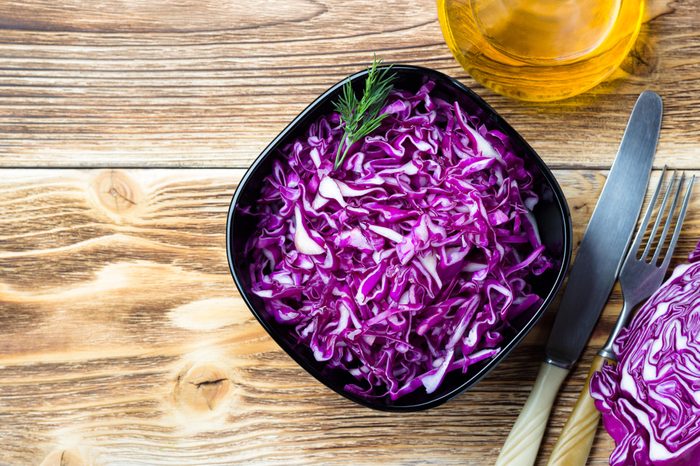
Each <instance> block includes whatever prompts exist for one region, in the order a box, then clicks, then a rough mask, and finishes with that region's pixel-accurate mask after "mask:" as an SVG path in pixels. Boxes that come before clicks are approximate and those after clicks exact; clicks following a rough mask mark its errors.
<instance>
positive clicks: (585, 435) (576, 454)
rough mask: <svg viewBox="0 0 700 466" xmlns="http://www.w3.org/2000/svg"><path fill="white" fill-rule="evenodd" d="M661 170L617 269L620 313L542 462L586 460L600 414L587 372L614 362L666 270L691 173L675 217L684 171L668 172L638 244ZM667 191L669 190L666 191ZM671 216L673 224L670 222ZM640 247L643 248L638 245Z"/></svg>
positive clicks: (556, 465)
mask: <svg viewBox="0 0 700 466" xmlns="http://www.w3.org/2000/svg"><path fill="white" fill-rule="evenodd" d="M665 175H666V167H664V170H663V171H662V172H661V178H660V179H659V184H658V185H657V186H656V190H655V191H654V195H653V196H652V198H651V201H650V202H649V207H647V210H646V212H645V214H644V219H643V220H642V224H641V225H640V227H639V230H638V231H637V235H636V236H635V238H634V243H632V246H631V247H630V250H629V252H628V253H627V257H626V258H625V261H624V263H623V265H622V268H621V269H620V275H619V279H620V286H621V287H622V297H623V299H624V304H623V306H622V311H620V316H619V317H618V318H617V322H616V323H615V327H614V328H613V330H612V332H611V333H610V336H609V337H608V341H607V342H606V343H605V345H603V347H602V348H601V349H600V351H598V354H597V355H596V356H595V358H594V359H593V363H592V364H591V369H590V372H589V373H588V378H587V379H586V383H585V385H584V387H583V389H582V390H581V393H580V394H579V397H578V400H577V401H576V405H575V406H574V409H573V410H572V412H571V414H570V415H569V419H568V421H566V425H565V426H564V430H563V431H562V433H561V435H560V437H559V440H557V443H556V445H555V446H554V450H553V451H552V455H551V456H550V459H549V463H547V464H548V466H577V465H580V466H585V464H586V461H587V460H588V454H589V452H590V450H591V445H592V444H593V439H594V437H595V432H596V428H597V426H598V420H599V418H600V414H599V413H598V411H597V410H596V408H595V405H594V403H593V398H591V395H590V393H589V390H588V385H589V383H590V380H591V376H592V375H593V373H594V372H596V371H598V370H600V368H601V367H602V366H603V363H604V362H606V361H607V362H608V364H615V363H616V362H617V359H616V357H615V353H614V351H613V344H614V342H615V340H616V339H617V337H618V335H619V334H620V331H621V330H622V329H623V328H624V327H625V325H626V324H627V321H628V320H629V318H630V316H631V314H632V311H633V310H634V308H635V307H636V306H637V305H638V304H639V303H641V302H642V301H644V300H645V299H647V298H648V297H649V296H651V294H652V293H653V292H654V291H656V290H657V289H658V288H659V286H661V283H662V282H663V279H664V275H665V274H666V271H667V270H668V266H669V264H670V263H671V257H672V256H673V250H674V249H675V248H676V243H678V236H679V235H680V233H681V228H682V226H683V220H684V219H685V214H686V211H687V210H688V201H689V200H690V196H691V192H692V189H693V183H694V182H695V176H693V177H692V178H691V179H690V181H688V183H687V186H686V189H685V195H684V196H683V201H682V204H681V209H680V212H679V213H678V215H677V216H676V215H675V212H676V207H677V205H678V198H679V196H680V193H681V187H682V185H683V181H684V180H685V173H683V174H681V176H680V179H678V177H677V176H676V172H675V171H674V172H673V175H672V176H671V181H670V182H669V183H668V187H667V188H666V192H665V194H664V196H663V200H662V201H661V206H660V207H659V209H658V212H657V214H656V218H655V220H654V224H653V226H652V229H651V233H650V234H649V239H648V240H647V241H646V242H645V244H644V245H642V242H644V236H645V232H646V230H647V227H648V226H649V221H650V220H651V217H652V214H653V212H654V208H655V206H656V204H657V200H658V198H659V193H660V192H661V187H662V185H663V182H664V178H665ZM672 192H673V194H671V193H672ZM670 198H672V201H671V205H670V208H667V207H668V204H669V199H670ZM664 216H665V217H666V222H665V223H664V226H663V230H661V235H660V237H659V240H658V242H656V243H655V244H654V238H655V237H656V233H657V231H658V229H659V226H660V225H661V221H662V219H663V218H664ZM674 218H675V225H672V224H673V221H674ZM672 226H673V235H672V237H671V239H670V241H669V242H668V247H667V248H666V253H665V255H664V256H663V259H662V261H661V263H660V264H659V263H658V262H659V258H660V257H661V253H662V251H663V248H664V246H665V244H666V239H667V237H668V232H669V230H670V229H671V227H672ZM654 245H655V249H654V250H653V252H652V246H654ZM642 247H643V248H644V249H643V250H642ZM640 251H641V255H640Z"/></svg>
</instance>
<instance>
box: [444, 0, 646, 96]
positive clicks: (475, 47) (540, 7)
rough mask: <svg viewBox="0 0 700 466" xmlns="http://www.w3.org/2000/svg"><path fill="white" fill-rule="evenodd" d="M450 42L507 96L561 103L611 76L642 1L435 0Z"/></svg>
mask: <svg viewBox="0 0 700 466" xmlns="http://www.w3.org/2000/svg"><path fill="white" fill-rule="evenodd" d="M437 3H438V16H439V18H440V26H441V28H442V32H443V35H444V36H445V41H446V42H447V45H448V46H449V47H450V50H452V53H453V54H454V56H455V57H456V58H457V60H458V61H459V62H460V64H461V65H462V66H463V67H464V69H465V70H467V71H468V72H469V74H471V76H472V77H473V78H474V79H476V80H477V81H478V82H480V83H482V84H483V85H485V86H487V87H490V88H491V89H493V90H495V91H496V92H499V93H501V94H504V95H507V96H509V97H514V98H517V99H521V100H528V101H536V102H543V101H551V100H559V99H564V98H567V97H571V96H574V95H576V94H580V93H582V92H585V91H587V90H589V89H591V88H592V87H594V86H595V85H597V84H598V83H600V82H601V81H603V80H604V79H605V78H607V77H608V76H610V74H612V73H613V72H614V71H615V70H616V69H617V68H618V67H619V66H620V63H622V60H624V58H625V57H626V56H627V54H628V53H629V51H630V49H631V47H632V45H633V44H634V41H635V40H636V38H637V35H638V34H639V28H640V26H641V22H642V14H643V9H644V0H437Z"/></svg>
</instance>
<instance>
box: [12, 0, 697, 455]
mask: <svg viewBox="0 0 700 466" xmlns="http://www.w3.org/2000/svg"><path fill="white" fill-rule="evenodd" d="M648 3H649V8H648V9H647V21H648V22H647V23H646V24H645V25H644V26H643V30H642V34H641V37H640V40H639V41H638V43H637V44H636V46H635V48H634V50H633V51H632V53H631V54H630V57H629V59H628V60H626V62H625V63H624V64H623V66H622V68H621V70H620V71H619V72H618V73H617V74H616V75H615V76H614V78H613V79H611V80H609V81H608V82H607V83H605V84H603V85H601V86H599V87H597V88H596V89H594V90H593V91H592V92H590V93H587V94H585V95H583V96H580V97H577V98H574V99H570V100H567V101H564V102H560V103H557V104H544V105H534V104H522V103H518V102H513V101H510V100H507V99H506V98H503V97H500V96H497V95H495V94H493V93H492V92H491V91H489V90H486V89H484V88H482V87H480V86H478V85H476V84H475V83H474V82H473V81H472V80H471V79H470V78H469V77H468V76H467V75H466V74H465V73H464V71H462V70H461V68H459V66H458V65H457V63H456V62H455V61H454V60H453V59H452V57H451V55H450V53H449V51H448V49H447V47H446V46H445V45H444V42H443V40H442V35H441V33H440V30H439V26H438V22H437V15H436V11H435V4H434V1H433V0H417V1H414V2H403V1H399V0H389V1H386V2H382V3H381V4H380V5H379V4H377V2H370V1H368V0H356V1H352V2H341V1H338V0H287V1H285V2H255V1H253V0H228V1H223V2H222V1H213V0H198V1H193V0H181V1H177V2H172V1H165V0H97V1H93V2H84V1H81V0H60V1H55V0H30V1H19V0H6V1H4V2H0V31H2V38H1V39H0V58H1V60H0V211H2V213H3V215H2V216H1V217H0V329H1V330H0V465H12V466H14V465H36V464H42V465H45V466H53V465H59V464H60V465H85V464H95V465H153V464H163V465H164V464H188V465H189V464H192V465H196V464H226V465H228V464H272V465H295V464H358V465H370V464H378V463H381V464H390V465H411V464H435V465H449V464H460V465H473V466H477V465H479V466H481V465H486V464H493V462H494V461H495V459H496V457H497V455H498V451H499V449H500V447H501V445H502V444H503V441H504V440H505V437H506V435H507V433H508V432H509V430H510V427H511V426H512V424H513V421H514V420H515V418H516V417H517V415H518V413H519V412H520V409H521V408H522V405H523V403H524V401H525V398H526V397H527V394H528V393H529V390H530V388H531V386H532V383H533V382H534V379H535V374H536V370H537V367H538V365H539V361H540V360H541V356H542V342H543V341H544V339H545V338H546V336H547V334H548V329H549V326H550V325H551V322H552V316H553V311H554V309H555V308H556V306H553V308H552V311H551V312H549V313H547V314H546V315H545V316H544V318H543V319H542V320H541V322H540V323H539V324H538V325H537V326H536V327H535V329H533V331H532V332H531V333H530V335H529V336H528V337H527V339H526V340H525V342H524V343H523V344H522V345H521V346H520V347H519V348H518V349H517V350H516V351H515V352H514V353H513V354H512V355H511V356H510V357H509V358H508V359H507V360H506V361H504V363H503V364H502V365H500V366H499V367H498V369H497V370H495V371H494V372H493V373H492V374H491V375H489V377H487V378H486V379H485V380H484V381H482V382H481V383H480V384H479V385H478V386H477V387H475V389H474V390H472V391H470V392H468V393H465V394H463V395H461V396H459V397H458V398H456V399H455V400H453V401H451V402H449V403H447V404H446V405H444V406H442V407H440V408H437V409H434V410H431V411H428V412H424V413H414V414H405V415H396V414H387V413H378V412H374V411H370V410H368V409H365V408H361V407H358V406H355V405H353V404H352V403H350V402H348V401H346V400H344V399H343V398H341V397H340V396H338V395H336V394H334V393H332V392H330V391H329V390H327V389H326V388H324V387H323V386H322V385H320V384H319V383H318V382H316V381H315V380H314V379H313V378H312V377H311V376H309V375H307V374H306V373H305V372H304V371H303V370H302V369H300V368H299V367H298V366H296V364H295V363H294V362H293V361H292V360H291V359H290V358H289V357H288V356H286V355H285V354H284V353H283V352H282V351H281V350H280V349H279V348H278V347H277V346H276V345H275V344H274V343H273V342H272V340H271V339H270V338H269V337H268V336H267V335H266V334H265V332H264V330H262V328H261V327H260V326H259V325H258V324H257V323H256V322H255V321H254V319H253V318H252V317H251V315H250V312H249V311H248V310H247V309H246V308H245V305H244V304H243V302H242V301H241V299H240V297H239V295H238V293H237V291H236V289H235V287H234V286H233V283H232V280H231V278H230V276H229V274H228V267H227V264H226V258H225V245H224V226H225V219H226V211H227V208H228V203H229V201H230V197H231V194H232V192H233V190H234V189H235V186H236V184H237V182H238V181H239V180H240V177H241V176H242V173H243V169H244V168H246V167H247V166H248V165H249V164H250V162H251V161H252V160H253V159H254V158H255V157H256V156H257V154H258V153H259V152H260V151H261V150H262V149H263V148H264V147H265V145H266V144H267V143H268V141H270V140H271V139H272V138H273V137H274V136H275V135H276V134H277V133H278V132H279V131H280V130H281V129H282V128H283V127H284V126H285V125H286V124H287V123H288V122H289V121H290V120H291V119H292V118H293V117H294V116H295V115H296V114H297V113H298V112H299V111H301V110H302V109H303V108H304V107H305V106H306V105H307V104H308V103H310V102H311V101H312V100H313V99H314V98H315V97H316V96H317V95H318V94H320V93H321V92H322V91H324V90H325V89H326V88H328V87H329V86H330V85H332V84H333V83H335V82H336V81H338V80H340V79H341V78H343V77H344V76H346V75H347V74H349V73H352V72H354V71H357V70H359V69H361V68H363V67H364V66H365V65H366V63H367V62H368V61H369V60H370V58H371V55H372V53H373V52H377V54H378V55H380V56H382V57H383V58H385V59H386V60H387V61H389V62H400V63H410V64H418V65H423V66H429V67H433V68H436V69H438V70H440V71H443V72H446V73H447V74H449V75H451V76H454V77H456V78H458V79H460V80H461V81H463V82H464V83H466V84H467V85H469V86H473V87H474V89H475V90H476V91H477V92H478V93H479V94H481V95H482V96H484V97H485V98H486V99H487V100H488V101H489V102H490V103H491V104H492V105H493V106H494V107H495V108H496V109H497V110H498V111H499V112H501V113H502V115H503V116H504V117H506V118H507V119H508V120H509V121H510V122H511V124H512V125H513V126H514V127H515V128H516V129H517V130H519V131H520V132H521V133H522V134H523V135H524V137H525V138H526V139H527V140H528V141H529V142H530V143H531V144H532V145H533V146H534V147H535V148H536V149H537V150H538V152H540V154H541V155H542V156H543V158H544V159H545V160H546V161H547V162H548V163H549V164H550V165H551V166H553V167H555V168H557V170H556V175H557V177H558V179H559V180H560V182H561V183H562V185H563V188H564V191H565V192H566V195H567V198H568V200H569V204H570V207H571V211H572V217H573V221H574V227H575V237H576V239H577V240H578V239H580V237H581V235H582V233H583V227H584V225H585V223H586V221H587V219H588V218H589V217H590V214H591V212H592V209H593V207H594V205H595V199H596V198H597V196H598V194H599V192H600V190H601V188H602V185H603V183H604V181H605V169H607V168H608V167H609V165H610V163H611V161H612V158H613V157H614V155H615V152H616V150H617V146H618V144H619V138H620V136H621V135H622V132H623V129H624V126H625V124H626V121H627V117H628V114H629V111H630V109H631V108H632V105H633V103H634V100H635V99H636V96H637V95H638V94H639V92H641V91H642V90H643V89H647V88H651V89H654V90H656V91H658V92H659V93H660V94H661V95H662V96H663V97H664V104H665V110H666V113H665V117H664V122H663V130H662V135H661V142H660V144H659V153H658V155H657V158H656V161H655V165H656V166H657V167H660V166H661V165H663V164H664V163H667V164H669V165H671V166H673V167H678V168H687V169H690V170H694V171H693V173H696V174H700V158H698V156H697V146H698V143H699V142H700V98H699V97H698V96H700V92H699V91H700V79H699V78H700V31H699V30H698V29H697V23H698V20H699V19H700V4H698V2H693V1H667V0H649V2H648ZM655 176H658V173H657V174H655ZM696 192H697V190H696ZM687 222H688V223H687V227H686V228H685V231H684V233H683V235H682V237H681V242H680V244H679V247H678V249H677V254H676V262H678V261H680V260H682V258H683V257H684V256H685V255H686V254H687V253H688V252H689V251H690V249H691V248H692V247H693V244H694V241H695V239H696V238H698V237H700V199H699V198H698V196H697V195H696V198H695V199H694V201H693V204H692V206H691V210H690V212H689V217H688V219H687ZM620 305H621V300H620V293H619V289H615V290H614V292H613V295H612V297H611V300H610V302H609V304H608V306H607V307H606V309H605V311H604V315H603V318H602V319H601V322H600V323H599V325H598V327H597V328H596V330H595V332H594V335H593V338H592V340H591V344H590V346H589V348H588V349H587V350H586V352H585V353H584V357H583V359H582V360H581V362H580V364H579V366H578V367H577V368H576V369H575V370H574V371H573V372H572V374H571V376H570V377H569V378H568V379H567V380H566V381H565V382H564V385H563V388H562V391H561V392H560V395H559V397H558V400H557V402H556V404H555V407H554V410H553V412H552V419H551V421H550V424H549V429H548V431H547V432H546V433H545V442H544V444H543V451H542V454H541V455H540V457H539V460H538V464H540V465H544V464H545V462H546V458H547V457H548V456H549V453H550V452H551V450H552V446H553V444H554V440H555V439H556V436H557V434H558V432H559V431H560V430H561V428H562V426H563V423H564V421H565V420H566V418H567V416H568V413H569V411H570V409H571V406H573V404H574V402H575V400H576V398H577V396H578V392H579V390H580V387H581V386H582V384H583V382H584V380H585V377H586V373H587V369H588V365H589V364H590V362H591V360H592V357H593V354H594V352H595V349H596V347H597V346H599V345H600V344H602V343H603V341H604V340H605V338H606V337H607V334H608V333H609V331H610V329H611V328H612V325H613V322H614V318H615V316H616V315H617V312H618V310H619V307H620ZM612 446H613V445H612V441H611V440H610V438H609V437H608V436H607V435H606V434H604V433H603V432H602V429H600V428H599V432H598V436H597V437H596V441H595V444H594V446H593V450H592V454H591V455H592V456H591V458H592V459H591V461H590V464H591V465H596V466H602V465H604V464H607V461H606V459H607V457H608V455H609V453H610V451H611V449H612Z"/></svg>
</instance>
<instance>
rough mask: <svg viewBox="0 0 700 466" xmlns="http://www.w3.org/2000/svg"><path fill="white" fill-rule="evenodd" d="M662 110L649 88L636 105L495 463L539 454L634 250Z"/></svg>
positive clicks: (513, 464)
mask: <svg viewBox="0 0 700 466" xmlns="http://www.w3.org/2000/svg"><path fill="white" fill-rule="evenodd" d="M662 113H663V104H662V102H661V97H659V96H658V94H656V93H654V92H651V91H645V92H643V93H642V94H641V95H640V96H639V98H638V99H637V102H636V103H635V105H634V108H633V109H632V114H631V115H630V118H629V121H628V123H627V127H626V128H625V133H624V135H623V137H622V142H621V143H620V148H619V149H618V152H617V155H616V156H615V160H614V162H613V164H612V167H611V168H610V173H609V175H608V179H607V180H606V182H605V185H604V186H603V191H602V193H601V195H600V198H599V199H598V202H597V203H596V206H595V209H594V211H593V215H592V216H591V219H590V221H589V222H588V226H587V228H586V231H585V233H584V235H583V239H582V240H581V243H580V246H579V249H578V253H577V255H576V259H575V261H574V265H573V267H572V268H571V271H570V273H569V281H568V283H567V286H566V289H565V290H564V295H563V296H562V300H561V304H560V307H559V311H558V313H557V316H556V318H555V320H554V325H553V327H552V331H551V333H550V336H549V339H548V341H547V345H546V347H545V361H544V362H543V363H542V365H541V367H540V371H539V373H538V375H537V380H536V381H535V385H534V386H533V388H532V391H531V392H530V396H529V397H528V400H527V402H526V403H525V406H523V409H522V411H521V413H520V415H519V416H518V419H517V420H516V422H515V424H514V425H513V428H512V430H511V431H510V434H509V435H508V438H507V439H506V441H505V443H504V445H503V448H502V449H501V453H500V454H499V456H498V459H497V460H496V466H531V465H532V464H534V462H535V459H536V458H537V452H538V450H539V445H540V442H541V441H542V436H543V434H544V429H545V427H546V425H547V419H548V417H549V412H550V410H551V408H552V404H553V403H554V398H555V397H556V395H557V392H558V391H559V387H560V386H561V384H562V382H563V381H564V379H565V378H566V375H567V374H568V372H569V369H570V368H571V366H573V364H574V363H575V362H576V360H578V358H579V357H580V356H581V352H582V351H583V349H584V347H585V346H586V343H587V342H588V339H589V337H590V335H591V332H592V331H593V327H594V326H595V324H596V322H597V321H598V317H599V316H600V313H601V311H602V310H603V306H604V305H605V303H606V301H607V300H608V296H609V295H610V291H611V290H612V287H613V284H614V283H615V280H616V278H617V275H618V273H619V269H620V266H621V265H622V261H623V258H624V256H625V252H626V251H627V248H628V247H629V243H630V240H631V238H632V233H633V231H634V227H635V225H636V223H637V217H638V216H639V212H640V210H641V208H642V203H643V200H644V193H645V192H646V188H647V184H648V182H649V176H650V173H651V168H652V161H653V158H654V153H655V152H656V144H657V142H658V139H659V132H660V131H661V117H662Z"/></svg>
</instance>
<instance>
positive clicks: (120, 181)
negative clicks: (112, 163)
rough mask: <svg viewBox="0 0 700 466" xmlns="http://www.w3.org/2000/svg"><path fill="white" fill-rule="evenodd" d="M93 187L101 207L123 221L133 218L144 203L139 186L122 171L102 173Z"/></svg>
mask: <svg viewBox="0 0 700 466" xmlns="http://www.w3.org/2000/svg"><path fill="white" fill-rule="evenodd" d="M93 187H94V189H95V194H96V196H97V200H98V203H99V205H100V206H101V207H102V208H103V209H104V210H105V211H106V212H107V213H108V214H110V216H112V217H116V218H120V219H123V218H125V217H130V216H133V215H134V213H135V211H136V210H137V208H138V207H139V204H140V203H141V202H142V195H141V192H140V190H139V188H138V186H137V184H136V183H135V182H134V181H133V180H132V179H131V178H129V176H128V175H127V174H126V173H124V172H122V171H118V170H109V171H104V172H102V173H100V174H99V175H98V176H97V178H96V179H95V181H94V182H93Z"/></svg>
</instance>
